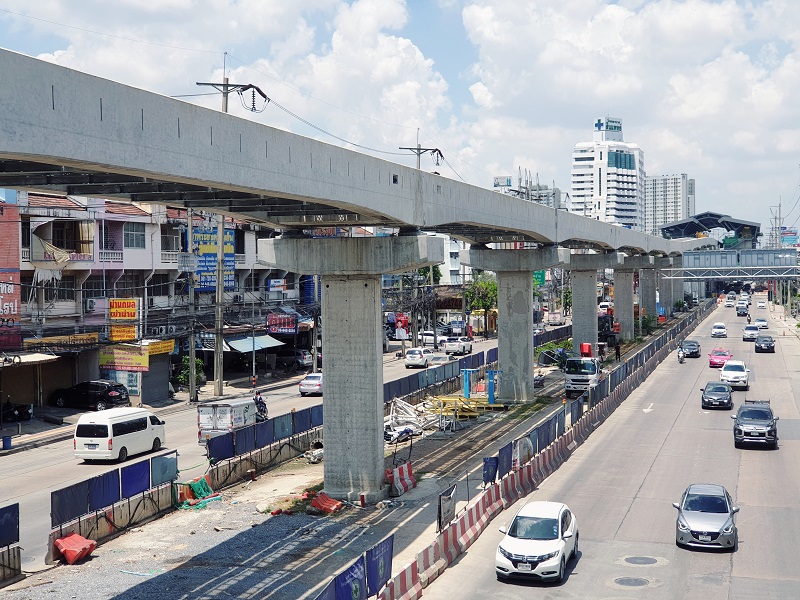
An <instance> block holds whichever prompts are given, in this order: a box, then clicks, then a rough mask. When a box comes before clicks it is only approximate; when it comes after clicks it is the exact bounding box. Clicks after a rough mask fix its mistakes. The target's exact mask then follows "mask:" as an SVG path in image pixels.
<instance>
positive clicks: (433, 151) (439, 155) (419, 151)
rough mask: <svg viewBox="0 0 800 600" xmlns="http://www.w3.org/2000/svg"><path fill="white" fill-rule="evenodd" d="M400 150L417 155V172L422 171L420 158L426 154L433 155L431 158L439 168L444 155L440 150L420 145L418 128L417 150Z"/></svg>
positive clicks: (401, 148)
mask: <svg viewBox="0 0 800 600" xmlns="http://www.w3.org/2000/svg"><path fill="white" fill-rule="evenodd" d="M400 150H411V152H413V153H414V154H416V155H417V171H419V169H420V160H419V157H420V156H422V155H423V154H425V153H426V152H430V153H431V157H432V158H433V162H434V164H436V165H437V166H438V165H439V164H440V163H439V161H440V160H441V159H442V157H443V154H442V153H441V151H440V150H439V149H438V148H423V147H422V146H420V145H419V128H417V147H416V148H403V147H400Z"/></svg>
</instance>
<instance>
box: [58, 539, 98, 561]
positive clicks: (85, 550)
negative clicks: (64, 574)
mask: <svg viewBox="0 0 800 600" xmlns="http://www.w3.org/2000/svg"><path fill="white" fill-rule="evenodd" d="M54 543H55V547H56V548H57V549H58V551H59V552H61V554H62V555H63V556H64V559H65V560H66V561H67V563H69V564H71V565H74V564H75V563H76V562H78V561H79V560H81V559H83V558H85V557H87V556H89V555H90V554H91V553H92V551H93V550H94V549H95V548H96V547H97V542H96V541H95V540H87V539H86V538H85V537H82V536H80V535H78V534H77V533H70V534H69V535H68V536H65V537H63V538H58V539H57V540H56V541H55V542H54Z"/></svg>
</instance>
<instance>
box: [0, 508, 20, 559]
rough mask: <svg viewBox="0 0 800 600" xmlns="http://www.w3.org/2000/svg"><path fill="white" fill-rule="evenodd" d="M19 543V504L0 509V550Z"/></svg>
mask: <svg viewBox="0 0 800 600" xmlns="http://www.w3.org/2000/svg"><path fill="white" fill-rule="evenodd" d="M18 541H19V504H11V505H9V506H4V507H3V508H0V548H4V547H5V546H10V545H11V544H16V543H17V542H18Z"/></svg>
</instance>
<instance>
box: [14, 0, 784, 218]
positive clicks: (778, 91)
mask: <svg viewBox="0 0 800 600" xmlns="http://www.w3.org/2000/svg"><path fill="white" fill-rule="evenodd" d="M176 22H179V23H181V26H180V27H175V23H176ZM677 23H680V26H679V27H676V26H675V25H676V24H677ZM798 24H800V6H794V5H792V6H789V5H787V6H782V7H779V6H777V5H774V4H772V3H768V2H745V1H744V0H740V1H729V2H724V3H719V2H712V1H710V0H709V1H703V0H696V1H694V2H684V3H675V2H672V1H668V0H655V1H642V0H620V1H618V2H610V1H600V0H594V1H589V2H587V3H582V4H581V6H580V7H578V6H573V5H568V4H567V5H564V3H558V2H555V1H549V0H548V1H542V2H537V3H536V5H535V6H526V7H520V5H519V3H516V2H512V1H510V0H484V1H482V2H478V1H460V0H439V1H435V2H430V3H421V2H403V1H401V0H359V1H355V2H342V1H339V0H325V1H322V2H320V1H318V0H316V1H311V0H308V1H299V2H294V3H291V4H285V3H278V2H273V1H262V2H249V1H241V0H240V1H238V2H232V1H231V2H223V3H207V2H200V1H199V0H198V1H195V2H186V1H181V2H177V1H167V2H160V3H158V4H157V5H152V6H151V5H148V6H147V7H146V8H143V7H142V6H140V5H139V4H138V3H135V2H127V3H122V4H115V5H113V6H111V5H108V4H106V3H99V2H96V1H94V0H87V1H86V2H81V3H79V4H75V3H67V2H66V1H65V0H54V1H52V2H48V3H46V4H40V5H37V4H30V3H23V2H22V1H21V0H6V1H5V2H3V6H2V7H0V35H2V40H3V41H2V42H0V44H1V45H2V46H3V47H5V48H8V49H10V50H13V51H18V52H22V53H25V54H29V55H32V56H37V57H39V58H42V59H44V60H49V61H52V62H56V63H58V64H61V65H63V66H67V67H70V68H74V69H77V70H80V71H84V72H88V73H92V74H95V75H97V76H100V77H106V78H109V79H112V80H115V81H120V82H122V83H125V84H126V85H131V86H134V87H141V88H144V89H148V90H152V91H156V92H158V93H161V94H165V95H168V96H174V97H180V98H181V99H182V100H184V101H186V102H191V103H194V104H198V105H201V106H206V107H209V108H213V109H215V110H219V108H220V98H219V94H218V93H216V92H214V91H213V90H211V89H210V88H207V87H206V88H200V87H197V86H196V85H195V84H196V82H198V81H205V82H220V81H221V80H222V77H223V76H225V75H227V76H228V77H229V78H230V81H231V82H235V83H242V84H248V83H252V84H254V85H257V86H259V87H260V88H261V89H262V90H263V91H264V92H265V94H267V96H268V97H269V98H270V102H269V103H263V102H261V101H260V99H259V98H258V97H256V99H257V102H256V109H257V110H259V111H261V112H257V113H252V112H249V111H248V110H246V108H245V106H251V103H252V98H251V97H250V96H246V97H244V98H243V99H242V101H241V102H240V100H239V98H238V97H237V96H235V95H234V96H231V102H230V105H229V111H230V112H231V113H232V114H235V115H237V116H239V117H242V118H247V119H253V120H257V121H259V122H262V123H265V124H268V125H270V126H274V127H278V128H281V129H285V130H290V131H293V132H295V133H299V134H301V135H306V136H309V137H313V138H316V139H320V140H322V141H324V142H326V143H331V144H335V145H342V146H345V147H348V148H351V149H354V150H357V151H359V152H364V153H367V154H372V155H375V156H378V157H381V158H385V159H388V160H392V161H397V162H399V163H401V164H406V165H414V164H415V163H416V157H415V156H413V154H410V153H408V152H404V151H401V150H399V148H400V147H413V146H415V145H416V143H417V135H418V134H419V143H420V145H421V146H422V147H423V148H438V149H439V150H441V152H442V154H443V155H444V158H445V161H444V162H443V163H441V164H439V165H435V164H434V163H433V162H432V161H431V160H430V157H429V156H428V155H424V156H423V157H422V161H421V168H423V169H425V170H429V171H433V170H435V171H438V172H440V173H441V174H442V175H443V176H446V177H452V178H454V179H463V180H465V181H467V182H469V183H472V184H475V185H479V186H481V187H485V188H491V187H492V182H493V178H494V177H496V176H509V175H510V176H512V177H514V178H515V179H516V177H517V175H518V172H519V171H520V170H523V171H527V172H529V173H531V174H534V177H535V178H536V179H538V180H539V181H540V182H541V183H542V184H548V185H552V184H555V187H558V188H560V189H562V190H569V189H570V168H571V160H570V157H571V152H572V149H573V147H574V146H575V144H576V143H577V142H579V141H580V140H582V139H586V132H587V129H588V126H589V125H590V124H591V123H593V122H594V121H595V120H596V119H597V117H598V116H610V115H611V116H616V117H619V118H621V119H622V120H623V121H624V122H625V124H626V130H627V131H628V132H629V134H630V135H629V138H630V139H631V140H634V141H635V142H636V143H637V144H639V145H640V147H641V148H642V149H644V150H645V151H646V153H647V165H646V167H647V169H646V171H647V173H649V174H652V175H660V174H671V173H684V172H689V173H690V174H691V176H692V178H694V179H695V180H696V182H697V189H698V190H699V191H700V193H699V194H698V196H697V207H696V209H697V211H698V212H703V211H715V212H724V213H727V214H731V215H732V216H734V217H736V218H739V219H745V220H751V221H757V222H760V223H761V224H762V228H764V229H765V230H766V229H767V228H768V227H769V225H770V217H771V210H770V207H773V206H777V204H778V203H779V202H782V211H781V212H782V215H783V216H784V221H783V225H784V226H787V227H792V226H796V225H797V223H798V219H800V207H798V179H800V169H798V163H800V161H798V157H797V155H798V150H800V142H798V141H797V140H798V136H797V135H796V131H795V130H796V126H795V123H796V122H797V116H798V115H797V111H798V108H797V107H795V106H794V103H793V102H792V98H793V91H794V89H795V88H796V87H797V84H798V83H800V82H798V81H797V79H798V78H800V74H798V73H797V72H796V71H797V70H796V69H794V68H793V67H792V65H793V64H794V62H795V61H796V59H797V53H798V51H797V42H796V39H795V35H794V31H795V30H796V29H797V25H798ZM132 57H134V58H132ZM199 94H210V95H199ZM282 109H283V110H282ZM418 132H419V133H418ZM343 140H345V141H347V142H351V143H345V141H343Z"/></svg>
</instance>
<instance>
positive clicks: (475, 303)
mask: <svg viewBox="0 0 800 600" xmlns="http://www.w3.org/2000/svg"><path fill="white" fill-rule="evenodd" d="M464 297H465V298H466V300H467V306H469V308H470V309H471V310H483V332H484V335H485V336H486V337H488V336H489V310H490V309H492V308H495V307H496V306H497V281H496V280H495V279H494V277H491V276H489V275H487V274H486V273H481V274H480V275H478V277H477V278H476V279H474V280H473V281H472V282H471V283H470V284H469V285H468V286H467V288H466V289H465V290H464Z"/></svg>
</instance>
